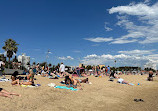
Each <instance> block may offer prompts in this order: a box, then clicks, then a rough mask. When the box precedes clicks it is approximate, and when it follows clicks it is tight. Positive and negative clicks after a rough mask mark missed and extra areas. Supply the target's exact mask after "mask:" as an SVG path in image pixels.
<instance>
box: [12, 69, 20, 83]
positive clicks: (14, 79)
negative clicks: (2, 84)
mask: <svg viewBox="0 0 158 111" xmlns="http://www.w3.org/2000/svg"><path fill="white" fill-rule="evenodd" d="M17 75H18V71H15V72H14V73H13V74H12V76H11V80H12V82H11V84H12V85H19V84H20V82H19V79H17Z"/></svg>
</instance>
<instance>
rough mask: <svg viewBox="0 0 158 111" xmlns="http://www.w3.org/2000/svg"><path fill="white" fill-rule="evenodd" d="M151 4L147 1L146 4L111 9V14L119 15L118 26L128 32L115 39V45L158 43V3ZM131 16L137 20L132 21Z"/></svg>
mask: <svg viewBox="0 0 158 111" xmlns="http://www.w3.org/2000/svg"><path fill="white" fill-rule="evenodd" d="M149 2H150V1H149V0H145V1H144V3H138V4H135V3H132V4H129V5H127V6H117V7H112V8H111V9H109V13H110V14H113V13H119V16H117V18H118V22H117V25H118V26H120V27H123V28H124V29H125V30H126V31H127V34H126V35H123V36H121V37H120V38H117V39H114V41H112V43H113V44H123V43H131V42H138V43H141V44H146V43H157V42H158V31H157V30H158V2H157V3H155V4H153V5H150V4H149ZM131 16H134V17H136V18H135V19H131V18H130V17H131ZM138 23H139V24H141V25H138Z"/></svg>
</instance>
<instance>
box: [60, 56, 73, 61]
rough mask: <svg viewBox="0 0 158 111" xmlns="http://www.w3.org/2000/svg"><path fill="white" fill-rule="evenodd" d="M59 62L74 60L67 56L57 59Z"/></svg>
mask: <svg viewBox="0 0 158 111" xmlns="http://www.w3.org/2000/svg"><path fill="white" fill-rule="evenodd" d="M58 59H59V60H74V58H73V57H71V56H67V57H58Z"/></svg>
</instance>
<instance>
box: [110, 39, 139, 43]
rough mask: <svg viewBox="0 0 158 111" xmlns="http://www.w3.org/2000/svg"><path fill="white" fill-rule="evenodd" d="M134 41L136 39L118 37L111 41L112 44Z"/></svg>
mask: <svg viewBox="0 0 158 111" xmlns="http://www.w3.org/2000/svg"><path fill="white" fill-rule="evenodd" d="M136 41H137V40H136V39H132V40H127V39H122V38H118V39H115V40H114V41H113V42H111V43H112V44H126V43H132V42H136Z"/></svg>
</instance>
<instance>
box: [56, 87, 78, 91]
mask: <svg viewBox="0 0 158 111" xmlns="http://www.w3.org/2000/svg"><path fill="white" fill-rule="evenodd" d="M54 88H59V89H70V90H72V91H77V90H78V89H75V88H73V87H66V86H55V87H54Z"/></svg>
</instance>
